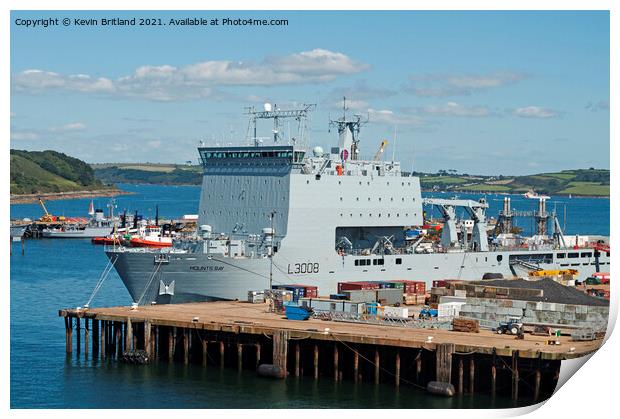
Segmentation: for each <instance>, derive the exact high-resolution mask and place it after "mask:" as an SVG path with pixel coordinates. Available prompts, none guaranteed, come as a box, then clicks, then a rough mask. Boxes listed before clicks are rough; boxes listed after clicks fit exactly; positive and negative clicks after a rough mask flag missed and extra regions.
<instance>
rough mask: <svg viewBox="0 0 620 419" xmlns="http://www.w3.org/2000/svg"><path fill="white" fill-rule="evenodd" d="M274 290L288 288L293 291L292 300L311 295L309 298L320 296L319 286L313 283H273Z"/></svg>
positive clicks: (295, 300) (287, 289)
mask: <svg viewBox="0 0 620 419" xmlns="http://www.w3.org/2000/svg"><path fill="white" fill-rule="evenodd" d="M271 289H272V290H274V291H275V290H286V291H290V292H291V293H292V301H294V302H297V301H299V299H300V298H304V297H309V298H317V297H318V296H319V290H318V287H316V286H313V285H300V284H291V285H273V286H272V287H271Z"/></svg>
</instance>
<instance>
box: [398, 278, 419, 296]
mask: <svg viewBox="0 0 620 419" xmlns="http://www.w3.org/2000/svg"><path fill="white" fill-rule="evenodd" d="M392 282H402V283H403V284H405V289H404V291H405V294H426V283H425V282H424V281H411V280H408V279H397V280H395V281H392Z"/></svg>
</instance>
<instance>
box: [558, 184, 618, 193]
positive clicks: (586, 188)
mask: <svg viewBox="0 0 620 419" xmlns="http://www.w3.org/2000/svg"><path fill="white" fill-rule="evenodd" d="M559 193H560V194H563V195H568V194H572V195H584V196H587V195H590V196H609V185H600V184H598V183H594V182H570V183H569V184H568V187H567V188H565V189H562V190H561V191H560V192H559Z"/></svg>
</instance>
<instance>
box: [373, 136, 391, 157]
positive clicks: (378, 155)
mask: <svg viewBox="0 0 620 419" xmlns="http://www.w3.org/2000/svg"><path fill="white" fill-rule="evenodd" d="M387 145H388V140H383V141H381V145H380V146H379V150H377V154H375V161H379V160H381V156H382V155H383V152H384V151H385V147H386V146H387Z"/></svg>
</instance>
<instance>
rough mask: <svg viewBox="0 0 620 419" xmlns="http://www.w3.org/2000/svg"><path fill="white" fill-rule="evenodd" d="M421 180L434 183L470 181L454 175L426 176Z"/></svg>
mask: <svg viewBox="0 0 620 419" xmlns="http://www.w3.org/2000/svg"><path fill="white" fill-rule="evenodd" d="M420 181H421V182H423V183H434V184H460V183H466V182H468V180H466V179H463V178H460V177H454V176H425V177H423V178H420Z"/></svg>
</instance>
